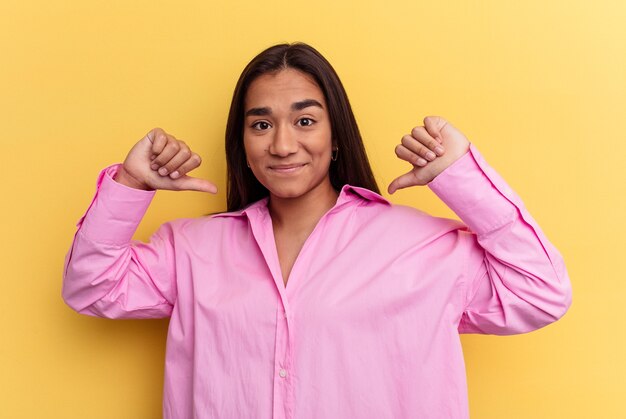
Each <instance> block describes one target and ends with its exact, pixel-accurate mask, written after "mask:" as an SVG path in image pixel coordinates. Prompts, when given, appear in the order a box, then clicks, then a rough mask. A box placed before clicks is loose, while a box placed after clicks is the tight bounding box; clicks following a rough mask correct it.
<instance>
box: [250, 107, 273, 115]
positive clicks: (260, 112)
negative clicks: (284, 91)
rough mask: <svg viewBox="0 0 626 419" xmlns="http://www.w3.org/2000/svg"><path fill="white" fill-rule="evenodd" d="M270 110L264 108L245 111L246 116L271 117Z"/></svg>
mask: <svg viewBox="0 0 626 419" xmlns="http://www.w3.org/2000/svg"><path fill="white" fill-rule="evenodd" d="M271 114H272V108H268V107H264V108H251V109H248V110H247V111H246V116H250V115H254V116H264V115H271Z"/></svg>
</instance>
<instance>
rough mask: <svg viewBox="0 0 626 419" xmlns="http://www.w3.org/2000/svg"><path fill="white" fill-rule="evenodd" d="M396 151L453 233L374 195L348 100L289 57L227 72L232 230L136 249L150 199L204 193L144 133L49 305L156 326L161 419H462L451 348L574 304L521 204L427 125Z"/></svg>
mask: <svg viewBox="0 0 626 419" xmlns="http://www.w3.org/2000/svg"><path fill="white" fill-rule="evenodd" d="M395 152H396V154H397V156H398V158H399V159H401V160H403V161H406V162H408V163H410V164H411V167H412V168H411V170H410V171H409V172H408V173H406V174H404V175H402V176H400V177H398V178H397V179H395V180H394V181H393V182H392V183H391V185H389V189H388V191H389V193H394V192H395V191H396V190H397V189H399V188H406V187H413V186H419V185H428V186H429V187H430V188H431V189H432V190H433V191H434V193H435V194H437V196H439V197H440V198H441V199H442V200H443V201H444V202H445V203H446V204H447V205H448V206H449V207H450V208H451V209H453V210H454V211H455V212H456V214H457V215H458V216H459V217H460V218H461V220H462V221H463V222H458V221H453V220H448V219H442V218H436V217H432V216H429V215H427V214H425V213H423V212H421V211H419V210H417V209H413V208H410V207H406V206H400V205H394V204H391V203H390V202H389V201H388V200H387V199H385V198H383V197H382V196H381V195H380V194H379V190H378V187H377V185H376V181H375V180H374V176H373V175H372V171H371V169H370V166H369V163H368V160H367V156H366V154H365V150H364V147H363V143H362V140H361V136H360V134H359V130H358V127H357V124H356V122H355V118H354V116H353V114H352V111H351V108H350V104H349V102H348V98H347V96H346V94H345V91H344V89H343V86H342V85H341V82H340V81H339V78H338V77H337V75H336V73H335V71H334V70H333V68H332V67H331V65H330V64H329V63H328V62H327V61H326V60H325V59H324V58H323V57H322V56H321V55H320V54H319V53H318V52H317V51H316V50H314V49H313V48H311V47H310V46H308V45H305V44H300V43H297V44H291V45H276V46H274V47H271V48H269V49H267V50H265V51H263V52H262V53H261V54H259V55H258V56H257V57H255V58H254V59H253V60H252V61H251V62H250V64H248V66H247V67H246V68H245V70H244V71H243V73H242V75H241V77H240V79H239V82H238V83H237V86H236V88H235V92H234V96H233V101H232V105H231V109H230V115H229V118H228V125H227V130H226V157H227V162H228V188H227V195H228V197H227V200H228V212H225V213H220V214H216V215H212V216H206V217H199V218H190V219H179V220H175V221H172V222H168V223H165V224H163V225H162V226H161V227H160V228H159V229H158V231H157V232H156V233H154V235H153V236H152V237H151V240H150V242H149V243H142V242H138V241H132V240H131V238H132V235H133V233H134V232H135V229H136V228H137V226H138V224H139V222H140V220H141V218H142V216H143V214H144V213H145V211H146V209H147V208H148V206H149V204H150V201H151V199H152V198H153V196H154V194H155V191H156V190H158V189H169V190H198V191H206V192H211V193H216V192H217V188H216V187H215V185H213V184H212V183H210V182H208V181H205V180H202V179H196V178H192V177H190V176H188V175H187V173H189V172H190V171H191V170H193V169H194V168H196V167H198V166H199V165H200V157H199V156H198V155H197V154H195V153H194V152H192V151H191V150H190V149H189V147H188V146H187V145H186V144H185V143H184V142H182V141H181V140H178V139H176V138H175V137H174V136H173V135H171V134H168V133H167V132H165V131H163V130H161V129H158V128H156V129H153V130H151V131H150V132H149V133H148V134H147V135H146V136H145V137H144V138H143V139H142V140H141V141H139V142H138V143H137V144H136V145H135V146H134V147H133V148H132V149H131V151H130V152H129V154H128V156H127V157H126V160H125V161H124V163H123V164H117V165H113V166H110V167H108V168H106V169H105V170H103V171H102V173H101V174H100V177H99V179H98V188H97V193H96V196H95V197H94V200H93V201H92V203H91V205H90V207H89V209H88V210H87V212H86V214H85V215H84V216H83V218H81V220H80V221H79V223H78V231H77V233H76V235H75V238H74V243H73V245H72V248H71V249H70V251H69V252H68V255H67V257H66V269H65V276H64V283H63V297H64V299H65V301H66V302H67V304H68V305H69V306H71V307H72V308H73V309H74V310H76V311H78V312H80V313H83V314H87V315H93V316H101V317H108V318H157V317H170V318H171V319H170V326H169V332H168V339H167V354H166V365H165V388H164V400H163V414H164V417H166V418H178V419H183V418H213V417H219V418H247V417H254V418H269V417H274V418H467V417H468V403H467V388H466V381H465V367H464V362H463V353H462V348H461V343H460V339H459V333H483V334H498V335H507V334H514V333H525V332H529V331H531V330H535V329H538V328H540V327H543V326H545V325H547V324H549V323H552V322H554V321H556V320H557V319H559V318H560V317H561V316H563V314H564V313H565V312H566V311H567V309H568V307H569V305H570V303H571V288H570V283H569V279H568V276H567V272H566V269H565V267H564V265H563V260H562V258H561V257H560V255H559V253H558V252H557V250H556V249H555V248H554V247H553V246H552V245H551V244H550V242H548V240H547V239H546V237H545V236H544V234H543V233H542V231H541V230H540V228H539V227H538V226H537V224H536V222H535V221H534V220H533V218H532V217H531V216H530V215H529V214H528V212H527V210H526V209H525V207H524V205H523V204H522V202H521V200H520V199H519V198H518V196H517V195H516V194H515V193H514V192H513V191H512V190H511V189H510V188H509V187H508V186H507V185H506V183H505V182H504V181H503V180H502V179H501V178H500V177H499V176H498V175H497V174H496V172H495V171H494V170H493V169H492V168H491V167H489V166H488V165H487V163H485V161H484V160H483V158H482V157H481V155H480V153H479V152H478V151H477V150H476V148H475V147H474V146H473V145H472V144H470V143H469V141H468V140H467V138H466V137H465V136H464V135H463V134H462V133H461V132H459V131H458V130H457V129H456V128H455V127H454V126H452V125H451V124H450V123H449V122H447V121H446V120H445V119H443V118H441V117H427V118H425V119H424V125H423V126H417V127H415V128H413V129H412V130H411V134H408V135H405V136H404V137H403V138H402V140H401V144H400V145H398V146H396V148H395Z"/></svg>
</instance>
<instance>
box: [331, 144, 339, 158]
mask: <svg viewBox="0 0 626 419" xmlns="http://www.w3.org/2000/svg"><path fill="white" fill-rule="evenodd" d="M338 155H339V147H336V148H334V149H333V153H332V154H331V156H330V159H331V160H332V161H337V156H338Z"/></svg>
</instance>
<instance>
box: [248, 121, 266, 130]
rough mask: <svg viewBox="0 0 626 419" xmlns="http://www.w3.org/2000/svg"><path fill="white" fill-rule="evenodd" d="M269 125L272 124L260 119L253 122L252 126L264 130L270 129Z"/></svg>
mask: <svg viewBox="0 0 626 419" xmlns="http://www.w3.org/2000/svg"><path fill="white" fill-rule="evenodd" d="M269 127H270V124H268V123H267V122H265V121H259V122H255V123H254V124H252V128H255V129H258V130H260V131H264V130H266V129H268V128H269Z"/></svg>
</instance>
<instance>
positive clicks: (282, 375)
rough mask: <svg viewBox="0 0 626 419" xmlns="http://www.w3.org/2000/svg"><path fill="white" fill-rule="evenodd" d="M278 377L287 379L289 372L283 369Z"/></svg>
mask: <svg viewBox="0 0 626 419" xmlns="http://www.w3.org/2000/svg"><path fill="white" fill-rule="evenodd" d="M278 375H280V376H281V377H282V378H285V377H286V376H287V370H285V369H281V370H280V371H279V372H278Z"/></svg>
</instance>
